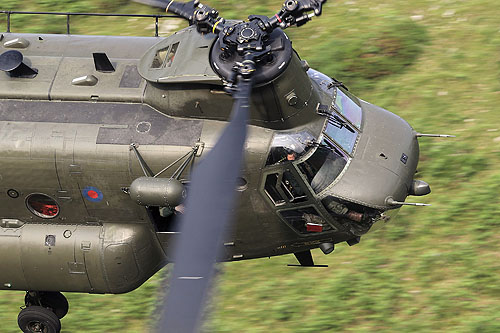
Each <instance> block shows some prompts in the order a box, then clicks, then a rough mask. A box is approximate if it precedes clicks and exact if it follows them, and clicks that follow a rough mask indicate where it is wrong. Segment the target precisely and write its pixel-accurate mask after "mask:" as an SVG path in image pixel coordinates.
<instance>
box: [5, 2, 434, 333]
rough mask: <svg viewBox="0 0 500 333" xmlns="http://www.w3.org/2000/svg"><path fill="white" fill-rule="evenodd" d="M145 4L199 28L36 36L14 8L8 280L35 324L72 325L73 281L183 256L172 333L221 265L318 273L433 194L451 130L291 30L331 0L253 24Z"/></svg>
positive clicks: (8, 116)
mask: <svg viewBox="0 0 500 333" xmlns="http://www.w3.org/2000/svg"><path fill="white" fill-rule="evenodd" d="M140 2H146V3H148V4H150V5H154V6H157V7H160V8H162V9H166V10H167V11H168V12H170V13H173V14H175V15H174V16H175V17H182V18H185V19H186V20H188V21H189V23H190V26H189V27H187V28H185V29H183V30H181V31H178V32H176V33H174V34H173V35H171V36H169V37H166V38H165V37H158V36H156V37H117V36H116V37H112V36H79V35H71V34H69V24H68V34H67V35H52V34H21V33H13V32H10V14H12V12H4V13H5V14H7V15H8V18H9V22H8V24H9V26H8V29H7V32H5V33H2V34H1V35H0V70H1V71H2V73H0V135H1V138H2V140H1V141H0V142H1V143H0V152H1V156H2V159H1V160H0V203H1V204H0V231H1V232H0V248H1V249H2V251H0V262H1V264H0V267H1V268H2V269H0V288H1V289H5V290H23V291H27V293H26V297H25V300H24V308H23V310H22V311H21V312H20V314H19V317H18V323H19V326H20V328H21V330H22V331H23V332H59V331H60V329H61V323H60V318H62V317H63V316H64V315H66V313H67V312H68V302H67V300H66V298H65V297H64V296H63V295H62V294H61V292H81V293H94V294H103V293H110V294H118V293H126V292H129V291H131V290H134V289H135V288H137V287H138V286H140V285H141V284H142V283H144V282H145V281H146V280H147V279H148V278H149V277H151V276H152V275H154V274H155V273H156V272H157V271H158V270H159V269H160V268H162V267H163V266H164V265H165V264H166V263H169V262H175V263H176V264H175V266H174V267H175V268H174V272H173V276H172V280H171V285H170V290H171V292H170V294H169V296H168V297H167V299H166V303H165V304H166V306H165V309H168V311H167V310H165V311H164V313H163V316H162V319H161V323H160V330H165V331H169V332H192V331H195V330H196V329H197V328H198V326H199V317H200V312H201V308H202V305H203V299H204V298H205V295H206V293H207V288H208V286H209V285H210V283H211V280H212V276H213V271H214V268H213V266H214V262H215V261H235V260H247V259H254V258H262V257H271V256H279V255H284V254H290V253H293V254H294V255H295V256H296V258H297V259H298V262H299V265H300V266H305V267H314V266H316V265H315V264H314V261H313V258H312V256H311V252H310V250H311V249H315V248H320V249H321V251H322V252H323V253H324V254H329V253H331V252H332V251H333V250H334V246H335V244H337V243H340V242H347V243H348V244H349V245H351V246H352V245H355V244H357V243H359V242H360V239H361V237H362V236H363V235H364V234H366V233H367V232H369V231H373V230H375V229H376V228H379V227H380V226H382V225H384V224H386V223H388V222H389V221H390V220H392V219H393V217H394V216H395V215H396V213H397V212H398V210H399V208H400V207H401V206H403V205H417V206H418V205H424V204H419V203H406V202H405V200H406V198H407V196H410V195H412V196H422V195H426V194H428V193H430V187H429V185H428V184H427V183H425V182H424V181H421V180H416V179H414V176H415V172H416V168H417V164H418V159H419V145H418V138H419V137H426V136H431V137H432V136H443V135H433V134H421V133H418V132H416V131H415V130H414V129H413V128H412V127H411V126H410V125H409V124H408V123H407V122H406V121H405V120H403V119H402V118H400V117H398V116H397V115H395V114H393V113H391V112H389V111H387V110H384V109H382V108H380V107H378V106H375V105H373V104H370V103H368V102H365V101H363V100H361V99H359V98H357V97H356V96H354V95H353V94H352V93H351V92H349V90H348V88H347V87H346V86H345V85H344V84H343V83H342V82H340V81H338V80H336V79H334V78H330V77H328V76H326V75H324V74H322V73H320V72H318V71H316V70H314V69H312V68H310V67H309V65H308V64H307V62H306V61H305V60H302V59H301V58H300V57H299V55H298V53H297V52H296V51H295V50H294V49H293V48H292V44H291V41H290V39H289V38H288V36H287V35H286V34H285V32H284V30H285V29H286V28H288V27H290V26H301V25H303V24H306V23H307V22H308V21H309V20H311V19H312V18H313V17H314V16H318V15H321V12H322V6H323V4H324V3H325V2H326V0H287V1H286V2H285V3H284V5H283V7H282V9H281V10H280V11H279V12H278V13H277V14H276V15H274V16H272V17H266V16H259V15H252V16H249V17H248V20H247V21H244V22H240V21H229V20H225V19H223V18H222V17H219V13H218V12H217V11H216V10H215V9H213V8H211V7H209V6H206V5H203V4H201V3H200V2H199V1H198V0H195V1H189V2H186V3H182V2H176V1H140ZM59 14H61V13H59ZM66 14H67V15H68V22H69V17H70V15H84V14H76V13H72V14H70V13H66ZM66 14H65V15H66ZM158 17H159V16H157V17H156V20H157V21H158ZM186 196H187V199H186Z"/></svg>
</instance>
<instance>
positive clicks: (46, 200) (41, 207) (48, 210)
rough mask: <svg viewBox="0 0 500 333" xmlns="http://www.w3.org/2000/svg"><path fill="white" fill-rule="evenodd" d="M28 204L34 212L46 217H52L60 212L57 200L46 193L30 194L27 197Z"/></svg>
mask: <svg viewBox="0 0 500 333" xmlns="http://www.w3.org/2000/svg"><path fill="white" fill-rule="evenodd" d="M26 206H27V207H28V209H29V210H30V211H31V212H32V213H33V214H35V215H36V216H38V217H41V218H44V219H51V218H54V217H56V216H57V215H58V214H59V205H58V204H57V202H56V201H55V200H54V199H52V198H51V197H49V196H48V195H45V194H40V193H34V194H30V195H29V196H28V197H27V198H26Z"/></svg>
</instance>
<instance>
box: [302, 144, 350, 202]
mask: <svg viewBox="0 0 500 333" xmlns="http://www.w3.org/2000/svg"><path fill="white" fill-rule="evenodd" d="M347 161H348V158H347V156H346V155H345V154H344V153H343V152H342V151H341V150H340V149H338V148H337V147H336V146H335V145H334V144H333V143H331V142H330V141H329V140H328V139H323V141H322V142H321V144H320V145H319V146H318V149H316V151H315V152H314V154H313V155H312V156H311V157H309V158H308V159H307V160H306V161H304V162H303V163H300V164H299V165H298V166H299V170H300V171H301V172H302V173H303V174H304V175H305V176H306V178H307V180H308V182H309V184H310V185H311V187H312V189H313V190H314V192H315V193H316V194H317V193H320V192H321V191H323V190H324V189H325V188H327V187H328V186H329V185H330V184H331V183H333V181H334V180H335V179H336V178H337V177H338V176H339V175H340V173H341V172H342V170H343V169H344V167H345V166H346V164H347Z"/></svg>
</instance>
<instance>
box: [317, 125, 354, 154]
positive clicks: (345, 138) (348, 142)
mask: <svg viewBox="0 0 500 333" xmlns="http://www.w3.org/2000/svg"><path fill="white" fill-rule="evenodd" d="M325 133H326V135H328V136H329V137H330V139H332V140H333V141H335V142H337V143H338V144H339V145H340V146H341V147H342V149H344V150H345V151H346V152H347V153H349V154H351V155H352V152H353V150H354V145H355V144H356V140H357V138H358V131H357V130H355V129H354V128H352V127H351V126H350V125H349V124H347V122H346V121H344V120H342V119H341V118H339V117H337V116H334V117H333V118H332V119H329V120H328V124H327V125H326V129H325Z"/></svg>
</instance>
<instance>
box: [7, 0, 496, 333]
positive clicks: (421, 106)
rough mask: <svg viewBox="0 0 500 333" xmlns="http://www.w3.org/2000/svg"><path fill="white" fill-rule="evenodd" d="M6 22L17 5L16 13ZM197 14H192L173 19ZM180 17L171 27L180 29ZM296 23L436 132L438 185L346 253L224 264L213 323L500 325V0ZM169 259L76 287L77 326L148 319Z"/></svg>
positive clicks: (350, 79) (363, 3)
mask: <svg viewBox="0 0 500 333" xmlns="http://www.w3.org/2000/svg"><path fill="white" fill-rule="evenodd" d="M206 3H207V4H210V5H213V6H214V7H216V8H217V9H219V11H220V12H221V14H222V15H223V16H224V17H226V18H244V17H245V14H252V13H253V14H265V15H272V14H273V13H274V12H276V11H277V10H278V8H279V7H280V5H281V1H280V0H273V1H271V0H267V1H266V0H261V1H256V0H254V1H251V2H246V1H236V0H231V1H220V0H219V1H215V0H214V1H210V3H209V2H208V1H206ZM0 7H2V8H0V9H16V10H49V11H85V12H90V11H98V12H120V13H158V11H157V10H155V9H151V8H148V7H147V6H142V5H139V4H135V3H131V2H129V1H126V0H121V1H100V0H86V1H70V0H64V1H63V0H34V1H20V0H2V2H1V4H0ZM0 24H3V26H4V24H5V18H4V17H2V18H1V19H0ZM177 24H178V25H179V27H182V26H185V24H184V23H182V22H181V21H174V23H173V25H174V28H175V25H177ZM169 29H172V26H167V25H163V26H162V31H164V32H167V31H168V30H169ZM13 30H14V31H23V32H52V33H62V32H64V31H65V18H59V19H54V18H53V17H52V18H47V17H35V18H33V17H32V18H27V17H21V16H14V17H13ZM73 33H89V34H116V35H152V34H153V21H152V20H143V19H138V20H136V19H123V18H120V19H114V18H113V19H99V18H77V19H76V18H75V19H74V20H73ZM287 33H288V34H289V35H290V36H291V37H292V39H293V41H294V47H295V48H296V49H297V50H298V51H299V53H300V55H301V57H302V58H303V59H306V60H308V61H309V63H310V64H311V66H312V67H314V68H316V69H318V70H320V71H323V72H325V73H326V74H328V75H331V76H335V77H336V78H337V79H339V80H342V81H344V82H345V83H346V84H347V85H348V86H349V87H350V88H351V91H353V92H354V93H355V94H357V95H358V96H359V97H360V98H362V99H364V100H368V101H370V102H372V103H374V104H377V105H380V106H382V107H384V108H387V109H389V110H391V111H393V112H395V113H397V114H398V115H400V116H402V117H403V118H405V119H406V120H408V121H409V122H410V124H411V125H412V126H413V127H414V128H415V129H416V130H417V131H419V132H423V133H446V134H454V135H457V138H456V139H430V138H423V139H421V140H420V143H421V161H420V164H419V168H418V169H419V173H418V178H420V179H423V180H425V181H427V182H428V183H430V184H431V186H432V190H433V191H432V194H431V195H429V196H427V197H425V198H415V199H416V201H422V200H423V201H424V202H427V203H431V204H432V206H431V207H429V208H411V207H405V208H403V209H402V210H401V212H400V214H399V216H398V218H397V219H396V220H395V221H394V222H393V223H391V224H390V225H388V226H387V227H386V228H385V229H382V230H379V231H377V232H374V233H373V234H369V235H367V236H365V237H363V239H362V242H361V243H360V244H358V245H356V246H354V247H348V246H347V245H344V244H341V245H339V246H337V249H336V250H335V252H334V253H333V254H332V255H329V256H324V255H323V254H322V253H321V252H320V251H319V250H317V251H314V253H313V255H314V257H315V260H316V261H317V262H318V263H319V264H328V265H329V268H326V269H294V268H289V267H287V266H286V264H287V263H293V262H294V260H295V259H294V258H293V256H283V257H277V258H272V259H260V260H252V261H243V262H236V263H228V264H224V265H222V266H221V267H222V268H223V271H224V274H221V276H220V279H219V283H218V286H217V292H216V296H215V298H214V300H213V301H212V302H211V305H210V309H211V310H212V311H210V314H209V315H208V320H207V324H206V328H205V329H206V331H208V332H344V331H346V332H347V331H349V332H351V331H352V332H374V331H377V332H481V333H482V332H500V281H499V277H500V270H499V268H500V252H499V249H500V246H499V243H500V242H499V241H500V236H499V233H498V229H499V225H500V217H499V216H500V168H499V165H500V110H499V104H500V7H499V4H498V0H413V1H401V0H385V1H373V0H353V1H333V0H329V1H328V3H327V4H326V6H325V8H324V13H323V16H321V17H319V18H316V19H314V20H313V21H312V22H310V23H308V24H307V25H306V26H304V27H301V28H300V29H295V28H292V29H289V30H288V31H287ZM164 274H165V271H162V272H160V273H159V274H157V275H156V276H155V277H153V278H151V280H150V281H149V282H147V283H146V284H144V285H143V286H142V287H140V288H139V289H138V290H136V291H134V292H132V293H129V294H126V295H105V296H102V295H81V294H70V293H68V294H66V295H67V297H68V299H69V301H70V305H71V309H70V313H69V315H68V316H67V317H66V318H64V319H63V320H62V323H63V332H148V331H150V330H151V327H152V326H151V325H152V323H153V322H154V319H151V318H154V317H155V315H154V314H155V311H156V306H157V302H158V301H157V295H158V293H160V292H161V290H162V289H163V287H162V286H161V283H162V282H161V276H162V275H164ZM22 299H23V293H22V292H2V293H0V332H17V331H18V329H17V324H16V318H17V313H18V311H19V306H20V305H22Z"/></svg>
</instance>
